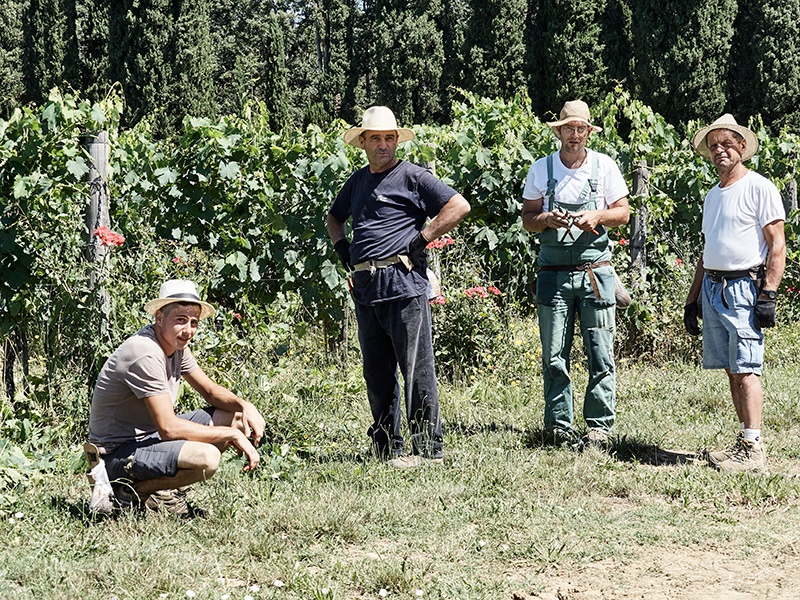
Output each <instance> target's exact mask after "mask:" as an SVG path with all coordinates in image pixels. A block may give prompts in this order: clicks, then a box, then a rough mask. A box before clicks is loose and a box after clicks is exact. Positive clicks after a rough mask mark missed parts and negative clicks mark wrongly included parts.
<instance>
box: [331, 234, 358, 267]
mask: <svg viewBox="0 0 800 600" xmlns="http://www.w3.org/2000/svg"><path fill="white" fill-rule="evenodd" d="M333 249H334V250H335V251H336V254H337V255H338V256H339V260H340V261H341V262H342V266H343V267H344V270H345V271H352V270H353V265H351V264H350V242H349V241H348V240H347V238H342V239H340V240H339V241H338V242H336V243H335V244H334V245H333Z"/></svg>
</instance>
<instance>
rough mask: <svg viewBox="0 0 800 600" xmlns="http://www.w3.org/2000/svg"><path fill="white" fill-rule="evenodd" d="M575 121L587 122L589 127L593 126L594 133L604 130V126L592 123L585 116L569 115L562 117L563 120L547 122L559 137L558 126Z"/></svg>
mask: <svg viewBox="0 0 800 600" xmlns="http://www.w3.org/2000/svg"><path fill="white" fill-rule="evenodd" d="M574 121H578V122H579V123H586V124H587V125H588V126H589V127H591V128H592V131H593V132H594V133H600V132H601V131H603V128H602V127H598V126H597V125H594V124H592V123H590V122H589V121H588V120H587V119H584V118H583V117H567V118H566V119H562V120H561V121H551V122H549V123H548V124H547V126H548V127H550V129H552V130H553V133H555V134H556V137H559V135H558V131H557V128H558V127H561V126H563V125H566V124H567V123H572V122H574ZM559 139H560V138H559Z"/></svg>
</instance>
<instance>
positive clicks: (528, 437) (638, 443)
mask: <svg viewBox="0 0 800 600" xmlns="http://www.w3.org/2000/svg"><path fill="white" fill-rule="evenodd" d="M523 442H524V445H525V447H527V448H530V449H531V450H535V449H540V448H548V447H549V448H561V449H566V450H571V451H574V452H582V451H583V450H585V446H584V445H583V443H582V441H581V439H580V438H578V437H577V436H576V437H575V439H574V440H569V441H567V440H563V439H562V440H557V439H554V438H553V434H552V432H549V431H547V430H545V429H543V428H541V427H536V428H533V429H530V430H528V431H525V432H523ZM605 451H606V452H608V454H609V456H611V457H612V458H615V459H616V460H619V461H622V462H636V463H641V464H646V465H654V466H670V465H683V464H686V463H693V462H698V461H700V460H702V456H700V455H699V454H698V453H697V452H688V451H686V450H669V449H666V448H661V447H659V446H657V445H655V444H652V443H649V442H645V441H642V440H638V439H636V438H630V437H628V436H627V435H623V436H611V438H610V439H609V441H608V445H607V447H606V448H605Z"/></svg>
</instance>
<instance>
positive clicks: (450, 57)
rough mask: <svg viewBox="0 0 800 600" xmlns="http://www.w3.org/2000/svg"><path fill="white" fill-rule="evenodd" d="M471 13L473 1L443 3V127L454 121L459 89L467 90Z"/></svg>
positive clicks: (441, 115)
mask: <svg viewBox="0 0 800 600" xmlns="http://www.w3.org/2000/svg"><path fill="white" fill-rule="evenodd" d="M471 11H472V4H471V0H442V12H441V16H440V18H439V21H438V27H439V29H440V30H441V32H442V47H443V49H444V64H443V65H442V77H441V79H440V80H439V89H440V93H439V108H440V111H439V115H438V116H437V121H439V122H442V123H444V122H448V121H450V120H451V119H452V103H453V100H454V97H455V95H456V88H461V89H464V88H465V87H466V86H467V84H466V82H465V70H466V69H467V68H468V65H467V63H468V61H467V60H466V59H465V51H464V43H465V38H466V35H467V34H466V32H467V26H468V24H469V23H470V14H471Z"/></svg>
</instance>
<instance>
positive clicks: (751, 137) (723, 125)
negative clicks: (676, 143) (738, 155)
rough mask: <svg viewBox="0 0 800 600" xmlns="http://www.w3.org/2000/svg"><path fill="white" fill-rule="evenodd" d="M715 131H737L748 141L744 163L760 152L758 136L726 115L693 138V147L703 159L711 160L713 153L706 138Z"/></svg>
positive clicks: (728, 114) (743, 155) (730, 115)
mask: <svg viewBox="0 0 800 600" xmlns="http://www.w3.org/2000/svg"><path fill="white" fill-rule="evenodd" d="M715 129H728V130H729V131H735V132H736V133H738V134H739V135H740V136H742V137H743V138H744V139H745V140H747V146H746V147H745V150H744V154H742V162H744V161H746V160H748V159H749V158H752V156H753V155H754V154H755V153H756V151H757V150H758V140H757V139H756V134H755V133H753V132H752V131H750V130H749V129H748V128H747V127H743V126H742V125H739V124H738V123H737V122H736V119H734V118H733V115H732V114H730V113H725V114H724V115H722V116H721V117H720V118H719V119H717V120H716V121H714V122H713V123H712V124H711V125H708V126H707V127H703V128H702V129H701V130H700V131H698V132H697V133H695V134H694V137H693V138H692V147H693V148H694V151H695V152H697V153H698V154H699V155H700V156H702V157H703V158H707V159H708V160H711V153H710V152H709V151H708V144H707V143H706V137H708V134H709V133H711V132H712V131H714V130H715Z"/></svg>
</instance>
